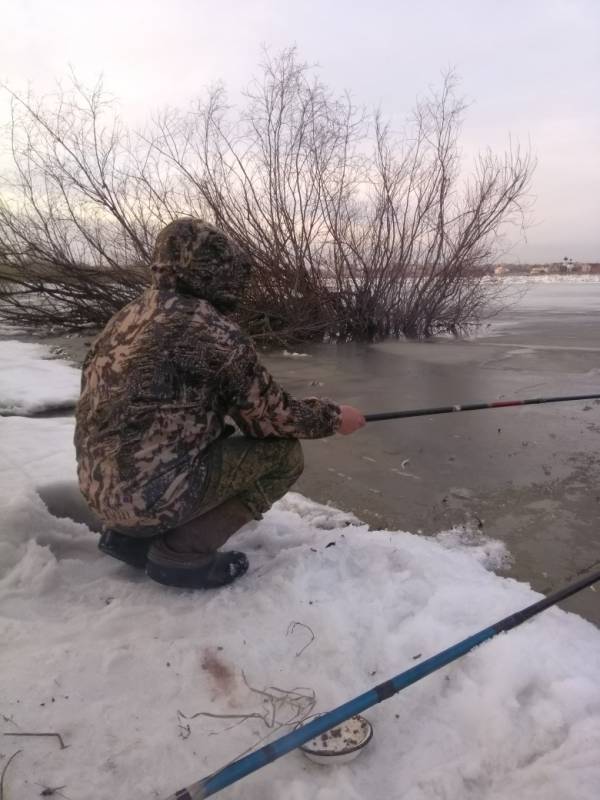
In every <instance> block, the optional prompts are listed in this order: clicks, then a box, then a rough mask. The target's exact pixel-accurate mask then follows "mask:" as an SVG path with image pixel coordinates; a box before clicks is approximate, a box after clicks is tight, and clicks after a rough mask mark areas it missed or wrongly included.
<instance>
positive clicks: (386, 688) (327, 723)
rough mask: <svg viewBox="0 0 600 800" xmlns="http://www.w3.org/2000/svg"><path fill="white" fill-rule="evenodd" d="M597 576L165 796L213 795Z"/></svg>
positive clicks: (196, 799) (194, 798)
mask: <svg viewBox="0 0 600 800" xmlns="http://www.w3.org/2000/svg"><path fill="white" fill-rule="evenodd" d="M597 581H600V570H599V571H597V572H594V573H592V574H591V575H588V576H587V577H584V578H581V579H580V580H578V581H577V582H576V583H572V584H570V585H569V586H566V587H565V588H564V589H560V590H559V591H558V592H554V593H553V594H550V595H548V597H544V598H543V599H542V600H538V602H537V603H533V605H530V606H527V607H526V608H523V609H521V611H517V612H516V613H514V614H510V615H509V616H508V617H505V618H504V619H501V620H500V621H499V622H496V623H494V624H493V625H490V626H489V627H488V628H484V629H483V630H481V631H479V632H478V633H475V634H473V635H472V636H469V637H468V638H466V639H463V640H462V641H461V642H458V643H457V644H455V645H452V647H449V648H447V649H446V650H442V652H441V653H438V654H437V655H435V656H432V657H431V658H428V659H427V660H426V661H423V662H422V663H421V664H418V665H417V666H415V667H411V669H407V670H406V671H405V672H401V673H400V674H399V675H396V676H395V677H394V678H390V680H388V681H385V682H384V683H380V684H379V685H378V686H375V687H374V688H373V689H370V690H369V691H367V692H365V693H364V694H361V695H358V697H354V698H353V699H352V700H349V701H348V702H346V703H344V704H343V705H341V706H338V707H337V708H335V709H333V711H329V712H327V713H326V714H323V715H322V716H320V717H318V718H317V719H314V720H312V721H311V722H308V723H307V724H306V725H303V726H302V727H301V728H297V729H296V730H294V731H292V732H291V733H287V734H285V735H284V736H281V737H279V739H276V740H275V741H274V742H271V743H270V744H267V745H265V746H264V747H261V748H260V749H259V750H255V751H254V752H253V753H250V754H249V755H247V756H244V757H243V758H240V759H238V760H237V761H232V762H231V763H230V764H227V765H226V766H225V767H223V768H222V769H220V770H218V771H217V772H214V773H213V774H212V775H208V776H207V777H206V778H202V779H201V780H199V781H197V782H196V783H193V784H191V785H190V786H187V787H186V788H184V789H179V791H177V792H175V794H172V795H170V796H169V797H168V798H167V800H204V798H205V797H210V795H213V794H216V793H217V792H220V791H221V789H225V788H226V787H227V786H231V784H232V783H236V782H237V781H239V780H241V779H242V778H245V777H246V775H250V774H251V773H252V772H255V771H256V770H258V769H261V768H262V767H265V766H266V765H267V764H270V763H271V762H272V761H275V760H276V759H278V758H281V756H284V755H286V753H289V752H290V750H295V749H296V748H297V747H300V745H303V744H305V743H306V742H308V741H310V740H311V739H314V738H316V737H317V736H320V735H321V734H322V733H325V732H326V731H328V730H330V729H331V728H334V727H335V726H336V725H340V724H341V723H342V722H345V721H346V720H347V719H350V717H353V716H355V715H356V714H359V713H360V712H361V711H364V710H365V709H367V708H371V706H374V705H377V703H381V702H382V701H384V700H387V699H388V698H390V697H392V696H393V695H395V694H396V693H397V692H400V691H402V689H406V687H407V686H410V685H411V684H413V683H416V682H417V681H420V680H421V679H422V678H425V677H426V676H427V675H431V673H432V672H436V671H437V670H438V669H441V668H442V667H445V666H447V665H448V664H450V663H451V662H452V661H456V660H457V659H458V658H460V657H461V656H464V655H465V654H466V653H468V652H469V651H470V650H473V648H475V647H477V646H478V645H480V644H482V642H485V641H487V640H488V639H491V638H493V637H494V636H497V635H498V634H499V633H502V632H504V631H510V630H511V629H512V628H516V627H517V626H518V625H521V624H522V623H523V622H526V621H527V620H528V619H531V617H534V616H535V615H536V614H539V613H540V611H544V610H545V609H546V608H550V606H553V605H555V604H556V603H558V602H560V601H561V600H564V599H565V598H567V597H571V595H574V594H576V593H577V592H580V591H581V590H582V589H586V588H587V587H588V586H592V584H594V583H596V582H597Z"/></svg>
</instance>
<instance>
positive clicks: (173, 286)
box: [151, 217, 251, 311]
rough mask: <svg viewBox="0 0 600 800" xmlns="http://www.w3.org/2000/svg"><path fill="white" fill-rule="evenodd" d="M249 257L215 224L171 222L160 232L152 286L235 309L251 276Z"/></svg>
mask: <svg viewBox="0 0 600 800" xmlns="http://www.w3.org/2000/svg"><path fill="white" fill-rule="evenodd" d="M250 266H251V265H250V259H249V258H248V257H247V256H246V254H245V253H244V252H243V250H242V249H241V248H240V247H239V246H238V245H237V244H236V243H235V242H234V241H233V240H232V239H230V238H229V237H228V236H226V235H225V234H224V233H223V232H222V231H220V230H219V229H218V228H215V227H214V225H210V224H209V223H208V222H203V221H202V220H199V219H193V218H192V217H184V218H182V219H177V220H175V221H174V222H171V223H170V224H169V225H167V226H166V228H163V230H162V231H161V232H160V233H159V234H158V237H157V239H156V245H155V247H154V253H153V256H152V267H151V270H152V286H153V287H154V288H155V289H162V290H172V291H176V292H179V293H181V294H190V295H193V296H194V297H198V298H201V299H203V300H208V302H209V303H211V304H212V305H213V306H214V307H215V308H217V309H218V310H219V311H230V310H233V309H234V308H235V307H236V306H237V305H238V303H239V301H240V299H241V297H242V295H243V293H244V290H245V288H246V285H247V283H248V279H249V275H250Z"/></svg>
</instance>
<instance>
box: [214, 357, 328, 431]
mask: <svg viewBox="0 0 600 800" xmlns="http://www.w3.org/2000/svg"><path fill="white" fill-rule="evenodd" d="M221 376H222V389H223V395H224V398H225V400H226V403H227V405H228V408H229V410H228V414H229V416H231V417H232V419H233V420H235V422H236V423H237V425H238V426H239V428H240V430H241V431H242V433H243V434H245V435H246V436H252V437H254V438H257V439H261V438H264V437H266V436H279V437H285V438H290V439H321V438H323V437H325V436H332V435H333V434H334V433H335V432H336V431H337V429H338V427H339V424H340V419H341V412H340V408H339V406H337V405H336V404H335V403H332V402H331V401H330V400H321V399H319V398H317V397H309V398H306V399H305V400H296V399H295V398H293V397H291V396H290V395H289V394H288V393H287V392H286V391H285V390H284V389H282V388H281V387H280V386H279V385H278V384H277V383H276V381H275V380H274V379H273V378H272V376H271V375H270V374H269V372H268V371H267V370H266V369H265V367H263V365H262V364H261V363H260V362H259V360H258V355H257V353H256V350H255V349H254V346H253V345H252V344H251V343H249V342H243V343H241V344H239V345H238V346H237V347H236V348H235V350H234V351H233V352H232V353H231V355H230V357H229V358H228V359H227V362H226V364H224V365H223V367H222V369H221Z"/></svg>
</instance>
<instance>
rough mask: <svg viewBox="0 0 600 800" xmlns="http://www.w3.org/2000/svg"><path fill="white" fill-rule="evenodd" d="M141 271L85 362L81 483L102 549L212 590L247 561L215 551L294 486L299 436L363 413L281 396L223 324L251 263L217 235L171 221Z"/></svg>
mask: <svg viewBox="0 0 600 800" xmlns="http://www.w3.org/2000/svg"><path fill="white" fill-rule="evenodd" d="M151 270H152V283H151V286H150V288H148V289H147V290H146V291H144V292H143V293H142V294H141V295H140V297H138V298H137V299H136V300H134V301H133V302H131V303H130V304H129V305H127V306H126V307H125V308H123V309H121V311H119V312H118V313H117V314H115V316H114V317H113V318H112V319H111V320H110V322H109V323H108V324H107V326H106V327H105V329H104V330H103V331H102V333H101V334H100V335H99V336H98V337H96V339H95V340H94V342H93V343H92V346H91V347H90V350H89V353H88V355H87V358H86V360H85V363H84V367H83V376H82V385H81V397H80V400H79V403H78V407H77V414H76V429H75V447H76V452H77V463H78V475H79V484H80V488H81V491H82V493H83V496H84V497H85V499H86V501H87V503H88V504H89V506H90V508H91V509H92V511H94V512H95V513H96V514H97V515H98V516H99V517H100V519H101V520H102V521H103V523H104V525H105V526H106V527H105V530H104V533H103V534H102V536H101V539H100V544H99V547H100V549H101V550H103V551H104V552H105V553H108V554H109V555H112V556H114V557H116V558H119V559H121V560H122V561H125V562H127V563H129V564H132V565H133V566H139V567H142V568H145V570H146V572H147V574H148V575H149V576H150V577H151V578H153V579H154V580H156V581H158V582H160V583H163V584H167V585H170V586H179V587H188V588H211V587H217V586H222V585H224V584H227V583H231V582H232V581H233V580H235V579H236V578H237V577H239V576H240V575H243V574H244V573H245V572H246V570H247V569H248V561H247V558H246V556H245V555H244V553H241V552H238V551H223V550H221V549H220V548H221V547H222V546H223V545H224V544H225V543H226V542H227V541H228V540H229V538H230V537H231V536H232V535H233V534H234V533H236V532H237V531H238V530H240V528H242V527H243V526H244V525H245V524H246V523H247V522H249V521H250V520H256V519H260V518H261V516H262V515H263V514H264V513H265V512H266V511H267V510H268V509H269V508H270V507H271V505H272V504H273V503H274V502H275V501H276V500H278V499H279V498H281V497H282V496H283V495H284V494H285V493H286V492H287V491H288V490H289V489H290V487H291V486H292V485H293V484H294V482H295V481H296V480H297V479H298V477H299V476H300V474H301V473H302V468H303V457H302V449H301V446H300V443H299V441H298V440H299V439H317V438H321V437H325V436H331V435H332V434H334V433H336V432H339V433H342V434H349V433H352V432H353V431H355V430H357V429H358V428H360V427H362V425H364V418H363V416H362V415H361V414H360V412H359V411H357V410H356V409H354V408H352V407H350V406H338V405H336V404H335V403H333V402H331V401H329V400H320V399H316V398H309V399H306V400H297V399H294V398H293V397H290V395H289V394H287V393H286V392H285V391H284V390H283V389H282V388H281V387H280V386H278V385H277V383H276V382H275V381H274V380H273V378H272V377H271V376H270V375H269V373H268V372H267V370H266V369H265V368H264V367H263V366H262V365H261V364H260V362H259V359H258V356H257V353H256V350H255V348H254V346H253V344H252V342H251V340H250V339H249V338H248V337H247V336H245V335H244V334H243V333H242V331H241V330H240V328H239V327H238V326H237V325H236V324H235V323H234V322H233V321H232V320H231V319H229V318H228V316H227V315H228V313H230V312H231V311H233V310H234V309H235V308H236V306H237V304H238V302H239V300H240V298H241V296H242V294H243V292H244V289H245V286H246V283H247V281H248V278H249V275H250V270H251V263H250V260H249V259H248V257H247V256H246V255H245V253H244V252H242V250H241V249H240V248H239V247H238V246H237V245H236V244H235V243H234V242H233V241H232V240H231V239H229V238H228V237H227V236H226V235H225V234H223V233H222V232H221V231H219V230H218V229H217V228H215V227H213V226H212V225H209V224H207V223H205V222H202V221H200V220H196V219H188V218H184V219H179V220H176V221H175V222H172V223H171V224H170V225H168V226H167V227H166V228H164V230H163V231H162V232H161V233H160V234H159V236H158V238H157V241H156V247H155V250H154V255H153V262H152V267H151ZM226 418H230V419H231V420H233V421H234V422H235V423H236V425H237V427H238V428H239V431H240V433H241V435H235V436H232V435H230V434H231V433H232V431H233V428H232V426H230V425H228V424H227V422H226Z"/></svg>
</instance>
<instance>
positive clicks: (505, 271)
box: [494, 264, 510, 275]
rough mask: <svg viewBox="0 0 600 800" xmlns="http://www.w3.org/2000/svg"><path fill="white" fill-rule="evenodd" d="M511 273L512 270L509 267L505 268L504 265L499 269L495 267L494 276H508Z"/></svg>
mask: <svg viewBox="0 0 600 800" xmlns="http://www.w3.org/2000/svg"><path fill="white" fill-rule="evenodd" d="M509 272H510V270H509V269H508V267H505V266H504V265H502V264H501V265H500V266H499V267H494V275H508V273H509Z"/></svg>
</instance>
